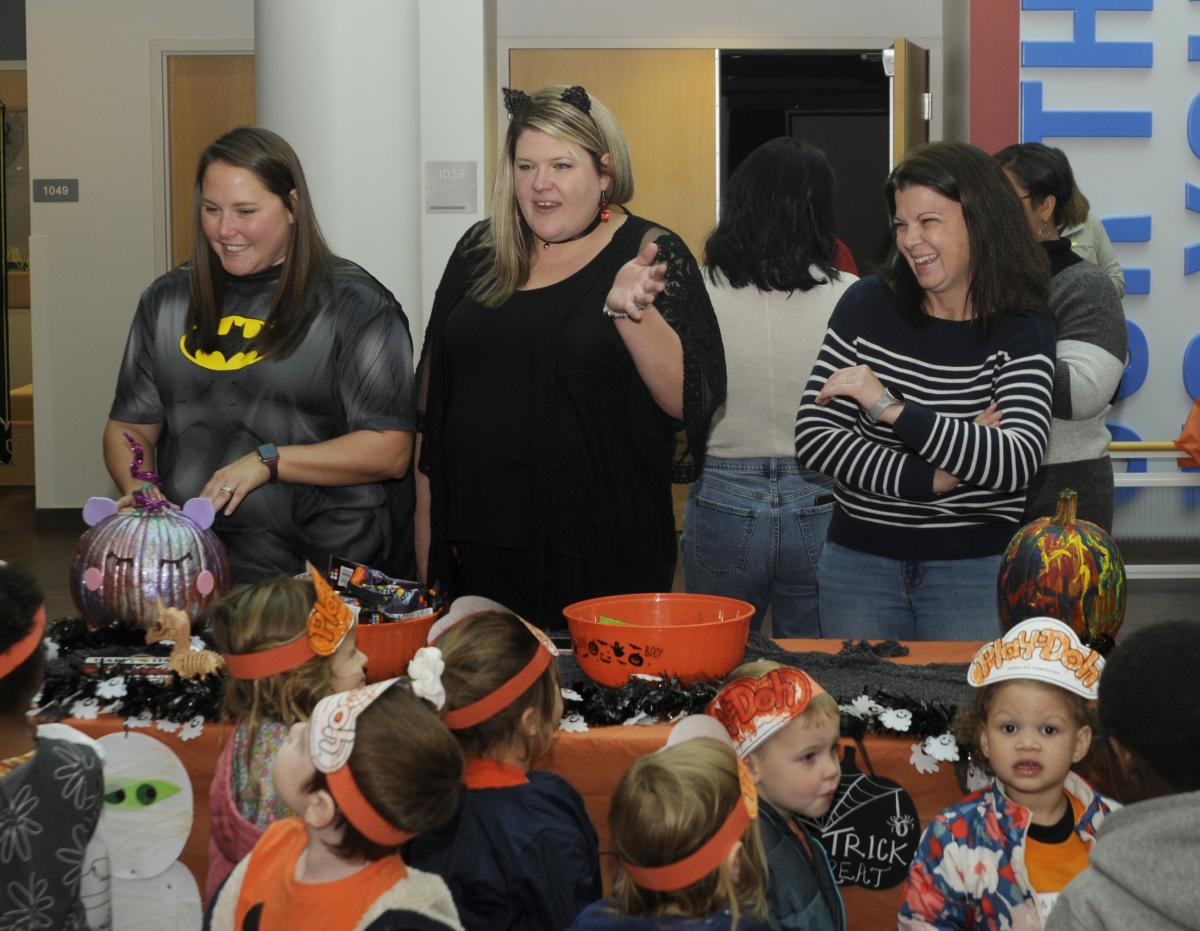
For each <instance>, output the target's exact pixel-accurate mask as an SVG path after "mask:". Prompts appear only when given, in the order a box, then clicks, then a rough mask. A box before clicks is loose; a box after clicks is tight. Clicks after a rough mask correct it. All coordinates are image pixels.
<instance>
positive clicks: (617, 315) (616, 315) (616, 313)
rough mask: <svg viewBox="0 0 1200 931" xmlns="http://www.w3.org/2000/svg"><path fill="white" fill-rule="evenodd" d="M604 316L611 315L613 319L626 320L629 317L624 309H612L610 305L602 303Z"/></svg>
mask: <svg viewBox="0 0 1200 931" xmlns="http://www.w3.org/2000/svg"><path fill="white" fill-rule="evenodd" d="M604 316H606V317H612V318H613V319H614V320H628V319H629V314H627V313H625V311H623V310H613V309H612V308H611V307H609V306H608V304H607V303H606V304H605V305H604Z"/></svg>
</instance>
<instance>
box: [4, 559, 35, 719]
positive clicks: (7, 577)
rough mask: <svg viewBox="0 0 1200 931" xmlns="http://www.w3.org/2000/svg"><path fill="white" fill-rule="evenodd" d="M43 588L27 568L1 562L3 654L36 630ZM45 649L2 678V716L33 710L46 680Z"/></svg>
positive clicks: (30, 655)
mask: <svg viewBox="0 0 1200 931" xmlns="http://www.w3.org/2000/svg"><path fill="white" fill-rule="evenodd" d="M42 602H43V599H42V591H41V589H40V588H38V584H37V582H35V581H34V579H33V576H31V575H30V574H29V573H28V572H26V571H25V570H24V569H20V568H18V567H17V566H14V565H12V564H6V563H3V562H0V653H3V652H4V651H5V650H7V649H8V648H9V647H11V646H12V645H13V644H14V643H16V642H17V641H18V640H21V639H23V638H24V637H25V636H26V635H27V634H28V633H29V632H30V631H31V630H32V629H33V616H34V615H35V614H37V609H38V608H40V607H41V606H42ZM45 653H46V651H45V648H44V647H42V646H40V645H39V646H38V647H36V648H35V649H34V651H33V652H32V653H30V654H29V656H28V658H26V660H25V661H24V662H23V663H21V664H20V665H19V666H17V668H16V669H14V670H12V671H11V672H10V673H9V674H8V675H7V676H5V677H4V678H3V679H0V715H20V716H21V717H24V716H25V714H26V712H28V711H29V702H30V700H31V699H32V698H33V696H34V695H35V694H36V693H37V690H38V687H39V686H40V685H41V683H42V672H43V670H44V669H45V658H44V657H45Z"/></svg>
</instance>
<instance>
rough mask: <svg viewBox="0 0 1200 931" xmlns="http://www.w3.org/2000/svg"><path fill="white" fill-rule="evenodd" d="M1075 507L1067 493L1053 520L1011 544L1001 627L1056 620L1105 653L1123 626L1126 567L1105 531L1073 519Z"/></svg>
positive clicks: (1002, 584)
mask: <svg viewBox="0 0 1200 931" xmlns="http://www.w3.org/2000/svg"><path fill="white" fill-rule="evenodd" d="M1077 504H1078V498H1077V497H1076V495H1075V492H1073V491H1071V490H1070V489H1067V490H1065V491H1063V492H1062V493H1061V494H1060V495H1059V496H1058V510H1057V512H1056V513H1055V515H1054V516H1053V517H1042V518H1039V519H1038V520H1035V521H1032V522H1030V523H1028V524H1026V525H1025V526H1024V527H1022V528H1021V529H1020V530H1018V531H1017V534H1016V536H1014V537H1013V538H1012V540H1010V541H1009V544H1008V548H1007V549H1006V550H1005V551H1004V558H1003V559H1002V560H1001V562H1000V579H999V583H998V588H999V591H998V594H999V607H1000V626H1001V627H1002V628H1003V629H1004V630H1005V631H1007V630H1008V629H1009V628H1011V627H1013V626H1014V625H1015V624H1018V623H1020V622H1021V621H1023V620H1025V619H1027V618H1031V617H1053V618H1057V619H1058V620H1060V621H1062V622H1063V623H1065V624H1069V625H1070V626H1071V628H1072V629H1073V630H1074V631H1075V633H1077V634H1078V635H1079V638H1080V639H1081V640H1082V641H1083V642H1084V643H1085V644H1087V645H1088V646H1090V647H1093V648H1095V649H1097V650H1099V651H1100V652H1101V653H1104V652H1105V651H1106V650H1107V649H1108V648H1110V647H1111V646H1112V643H1113V637H1115V636H1116V633H1117V629H1118V628H1119V627H1120V626H1121V622H1122V621H1124V620H1125V563H1124V561H1123V560H1122V559H1121V551H1120V550H1119V549H1117V544H1116V542H1115V541H1114V540H1113V538H1112V537H1111V536H1109V534H1108V532H1107V531H1105V529H1104V528H1103V527H1101V526H1100V525H1099V524H1094V523H1092V522H1091V521H1088V520H1077V519H1076V518H1075V508H1076V506H1077Z"/></svg>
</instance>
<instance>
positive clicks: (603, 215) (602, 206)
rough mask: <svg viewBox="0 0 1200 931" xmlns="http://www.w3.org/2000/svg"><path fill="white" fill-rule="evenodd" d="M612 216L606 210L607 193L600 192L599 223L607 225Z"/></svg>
mask: <svg viewBox="0 0 1200 931" xmlns="http://www.w3.org/2000/svg"><path fill="white" fill-rule="evenodd" d="M611 216H612V214H611V213H610V212H609V210H608V191H601V192H600V222H601V223H607V222H608V220H609V217H611Z"/></svg>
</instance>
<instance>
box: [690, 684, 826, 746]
mask: <svg viewBox="0 0 1200 931" xmlns="http://www.w3.org/2000/svg"><path fill="white" fill-rule="evenodd" d="M824 693H825V690H824V689H823V688H821V686H820V685H818V684H817V682H816V680H814V679H813V677H812V676H810V675H809V674H808V673H806V672H802V671H801V670H799V669H793V668H792V667H790V666H780V667H779V668H778V669H772V670H771V671H770V672H768V673H767V674H766V675H762V676H744V677H742V678H740V679H734V680H733V681H732V682H729V683H727V684H726V685H725V686H723V687H722V689H721V691H719V692H718V693H717V697H716V698H714V699H713V700H712V701H711V702H710V703H709V706H708V708H707V709H706V711H705V713H706V714H709V715H712V716H713V717H714V718H716V719H717V720H718V721H720V722H721V724H722V725H723V726H724V728H725V730H726V732H727V733H728V735H729V739H730V740H732V741H733V746H734V749H735V750H737V754H738V756H739V757H744V756H746V755H747V754H748V753H752V752H753V751H754V750H756V749H758V747H759V746H761V745H762V744H763V743H764V742H765V741H766V740H768V739H769V738H770V737H772V736H773V735H774V734H776V733H777V732H778V731H780V730H781V729H783V728H784V727H786V726H787V725H788V724H790V723H791V722H792V721H793V720H794V719H795V718H797V717H799V716H800V715H802V714H803V713H804V711H805V709H807V708H808V706H809V703H810V702H811V701H812V700H813V698H815V697H816V696H817V695H822V694H824Z"/></svg>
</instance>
